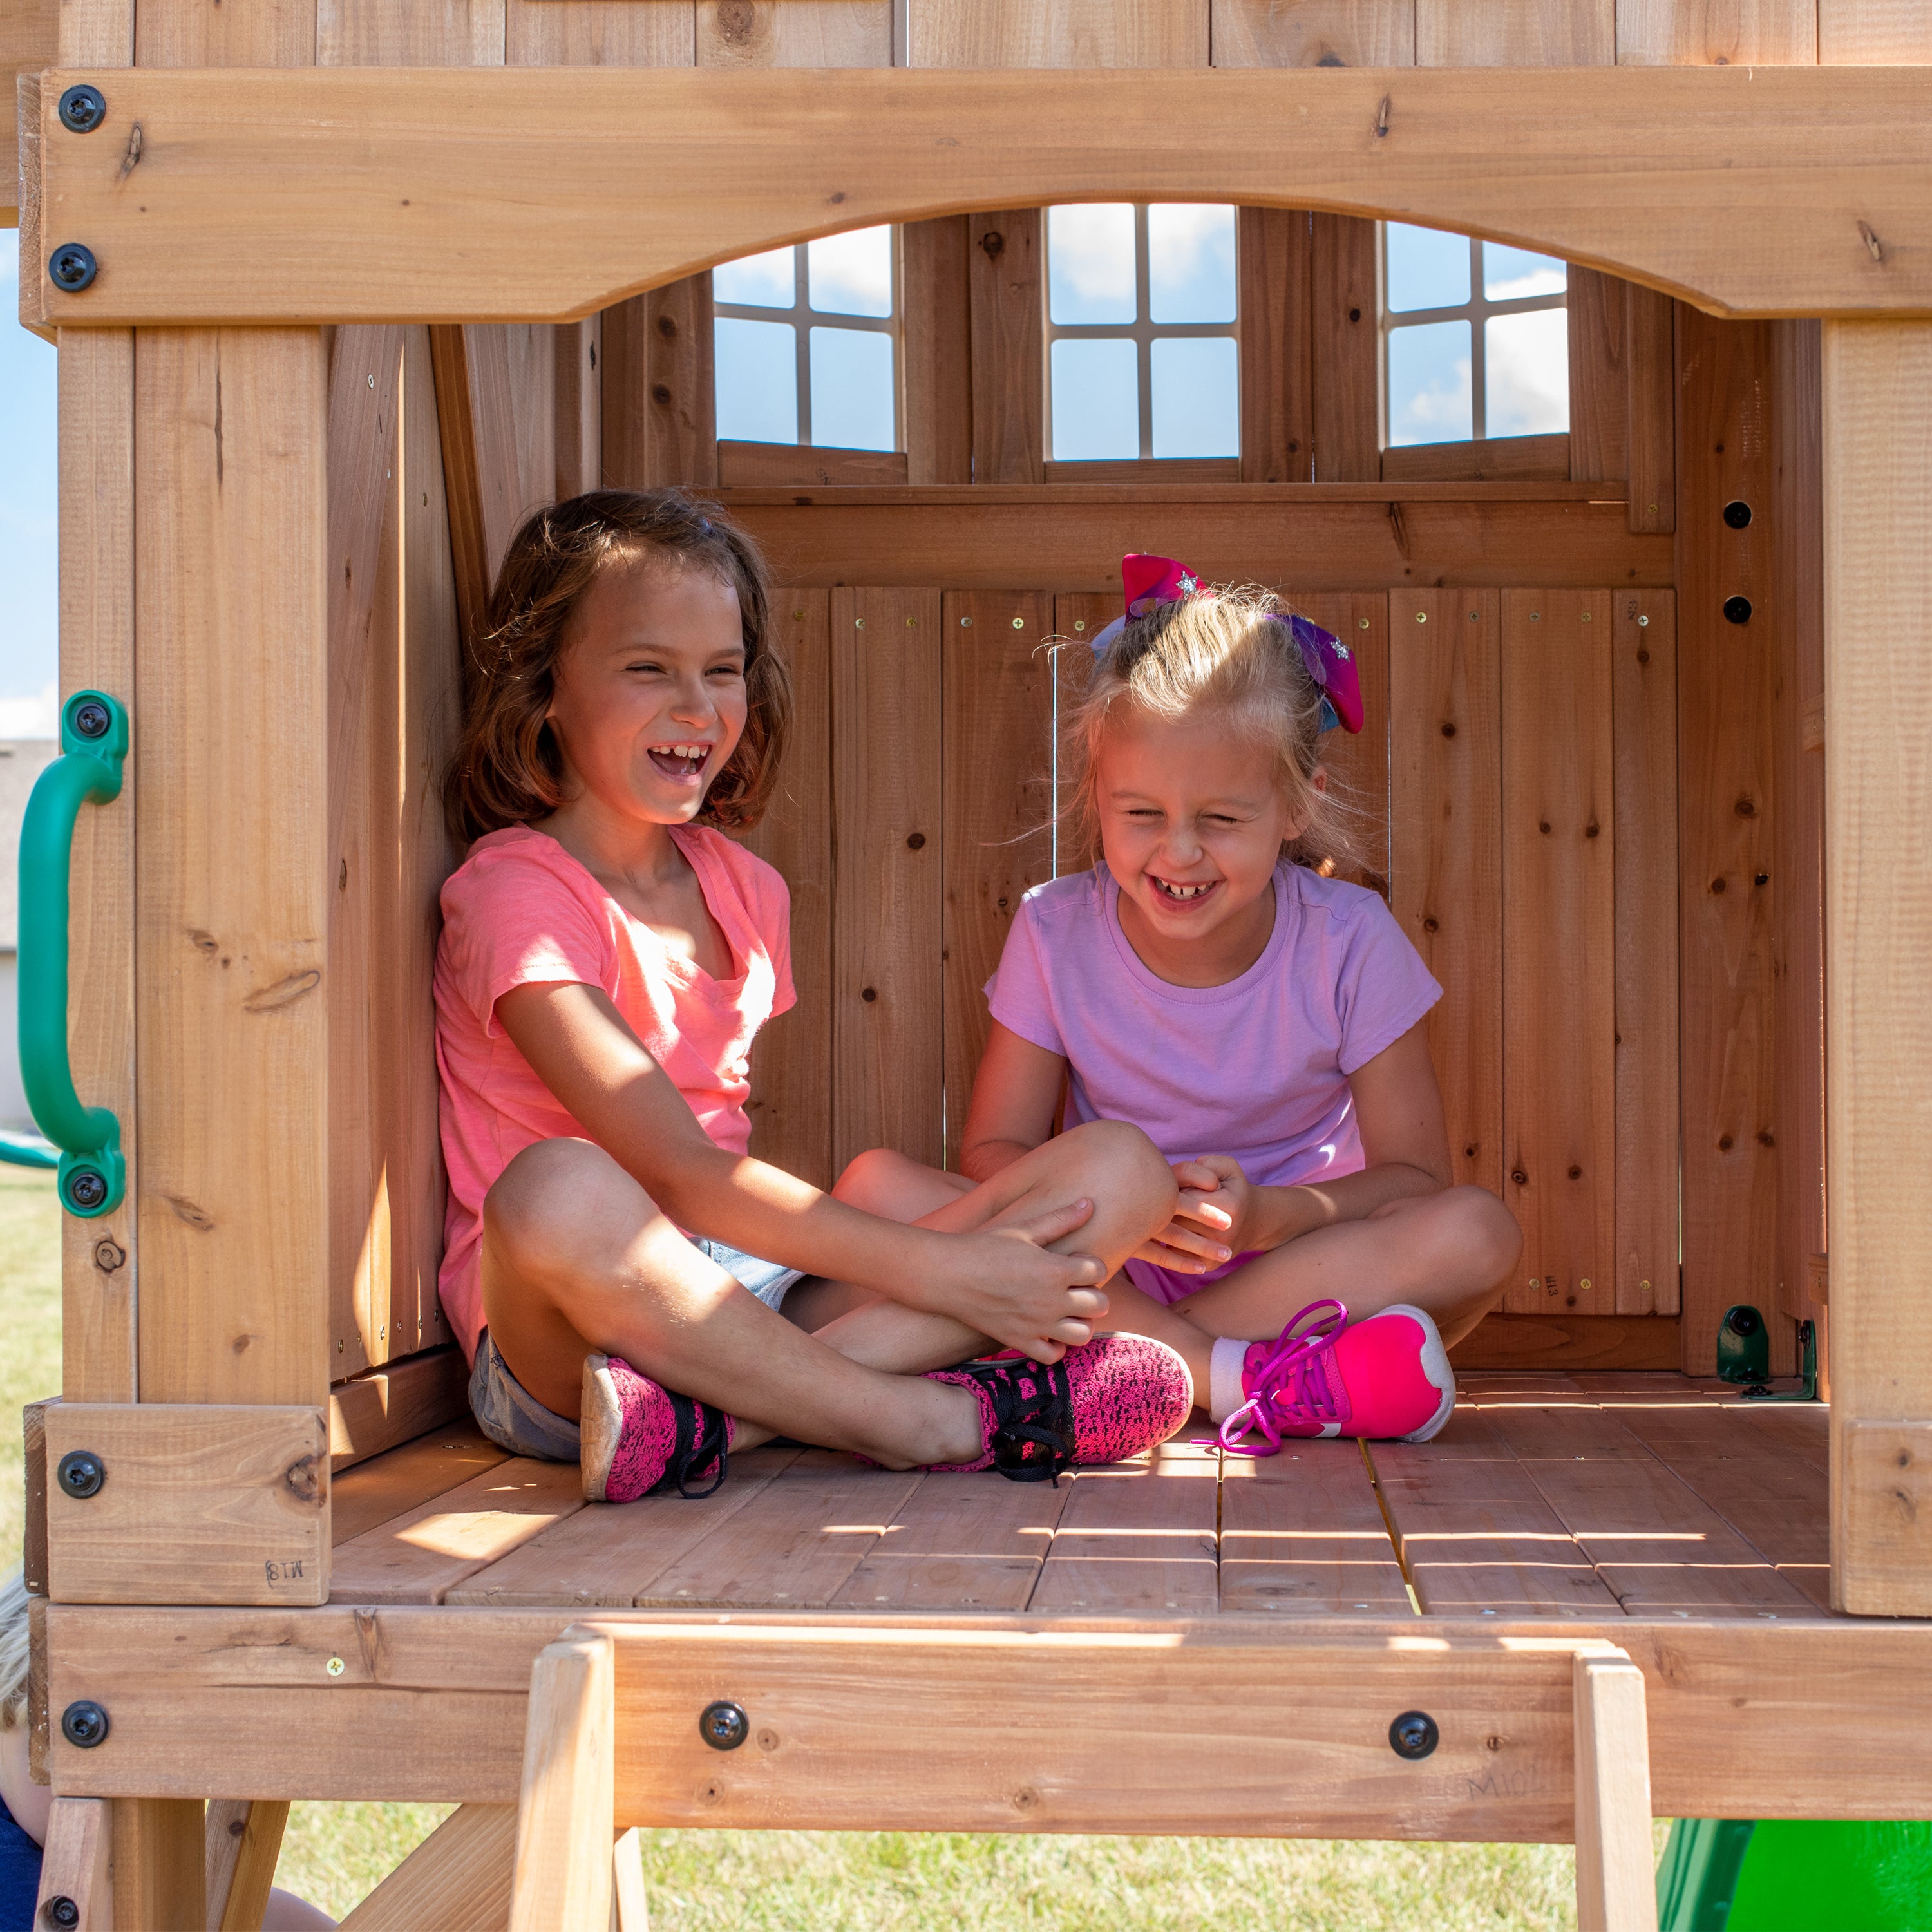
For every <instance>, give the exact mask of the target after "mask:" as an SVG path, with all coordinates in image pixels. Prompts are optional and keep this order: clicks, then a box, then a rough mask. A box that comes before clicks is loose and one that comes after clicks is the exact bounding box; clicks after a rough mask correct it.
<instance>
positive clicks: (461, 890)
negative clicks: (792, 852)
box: [436, 826, 797, 1359]
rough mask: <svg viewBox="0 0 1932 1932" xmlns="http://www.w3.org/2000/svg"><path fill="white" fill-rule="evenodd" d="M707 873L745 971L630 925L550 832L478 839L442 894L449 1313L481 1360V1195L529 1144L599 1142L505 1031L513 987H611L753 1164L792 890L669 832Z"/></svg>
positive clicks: (786, 963)
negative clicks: (755, 1066)
mask: <svg viewBox="0 0 1932 1932" xmlns="http://www.w3.org/2000/svg"><path fill="white" fill-rule="evenodd" d="M671 838H672V839H673V841H675V843H676V846H677V849H678V850H679V851H680V852H682V853H683V854H684V856H685V858H686V859H688V860H689V862H690V863H691V868H692V870H693V871H695V872H696V873H697V882H698V885H699V887H700V889H701V890H702V891H703V894H704V903H705V904H706V905H707V906H708V907H709V908H710V910H711V916H712V918H713V919H715V920H716V921H717V922H718V928H719V929H720V930H721V932H723V934H724V940H725V943H726V944H727V946H729V947H730V950H731V961H732V964H733V966H734V967H735V968H736V977H733V978H731V979H728V980H714V979H712V977H711V975H710V974H708V973H706V971H704V970H703V968H701V967H699V966H697V965H694V964H693V963H692V962H691V961H690V960H688V959H684V958H682V957H681V956H679V954H677V953H673V951H671V950H670V948H669V947H667V946H665V945H664V942H663V941H661V940H660V939H659V938H658V936H657V935H656V934H655V933H654V932H652V930H651V929H650V928H649V926H646V925H644V924H643V922H641V921H640V920H637V919H633V918H632V917H631V916H630V914H629V913H627V912H626V911H625V910H624V908H623V907H622V906H620V905H619V904H618V903H617V901H616V900H615V899H613V898H612V897H611V896H610V894H609V893H608V892H606V891H605V890H604V888H603V887H602V886H600V885H599V884H598V883H597V881H596V880H595V879H594V878H593V877H592V876H591V875H590V874H589V872H588V871H586V870H585V869H584V868H583V866H582V865H580V864H579V863H578V862H577V860H576V859H573V858H572V857H571V856H570V854H569V853H568V852H566V851H565V850H564V849H563V847H562V846H561V845H559V844H558V843H557V842H556V840H555V839H554V838H551V837H550V835H549V834H548V833H547V832H535V831H532V830H531V829H529V827H527V826H511V828H509V829H508V830H507V831H503V832H490V833H489V834H488V835H487V836H486V837H484V838H479V839H478V840H477V841H476V842H475V844H473V845H472V846H471V847H470V848H469V856H468V857H467V858H466V859H464V861H463V863H462V864H461V865H459V866H458V868H457V869H456V870H455V871H454V872H453V873H452V874H451V875H450V877H449V881H448V883H446V885H445V886H443V938H442V941H441V942H440V944H439V945H438V946H437V952H436V1064H437V1072H438V1073H440V1075H441V1076H442V1082H443V1115H442V1126H443V1160H444V1163H445V1165H446V1166H447V1167H448V1169H449V1214H448V1216H447V1218H446V1222H445V1225H444V1238H445V1245H444V1250H443V1272H442V1275H441V1278H440V1289H441V1292H442V1295H443V1312H444V1313H446V1315H447V1316H449V1322H450V1325H451V1327H452V1328H454V1329H455V1331H456V1334H457V1339H458V1340H459V1341H460V1342H461V1343H462V1344H463V1352H464V1354H465V1355H468V1356H469V1357H470V1358H472V1359H474V1358H475V1353H476V1339H477V1337H478V1334H481V1331H482V1328H483V1304H482V1294H481V1286H480V1284H479V1283H478V1276H477V1247H478V1242H479V1241H481V1237H482V1232H483V1223H482V1214H483V1197H484V1195H486V1194H487V1193H489V1191H490V1187H491V1186H492V1185H493V1183H494V1182H495V1181H496V1177H497V1175H499V1174H501V1173H502V1171H503V1169H505V1167H507V1166H508V1165H509V1163H510V1162H511V1160H513V1159H514V1157H516V1156H517V1154H520V1153H521V1152H522V1151H523V1149H524V1148H526V1147H529V1146H531V1145H533V1144H534V1143H535V1142H538V1141H541V1140H551V1139H556V1138H558V1137H559V1136H571V1137H574V1138H576V1139H589V1138H590V1136H588V1135H587V1134H586V1133H584V1130H583V1128H582V1127H580V1126H579V1125H578V1124H577V1121H575V1120H574V1119H573V1118H572V1117H571V1115H569V1114H568V1112H566V1111H565V1109H564V1107H563V1106H562V1103H560V1102H559V1100H557V1098H556V1095H555V1094H553V1093H551V1091H550V1089H549V1088H547V1087H546V1086H545V1085H544V1083H543V1082H542V1081H541V1080H540V1079H538V1077H537V1076H536V1075H535V1073H533V1072H532V1070H531V1068H530V1065H529V1061H526V1060H525V1059H524V1058H523V1055H521V1054H520V1053H519V1052H517V1049H516V1047H515V1046H514V1043H512V1042H511V1039H510V1037H509V1036H508V1034H505V1032H504V1031H503V1030H502V1027H501V1026H500V1025H499V1024H498V1023H497V1019H496V1002H497V1001H499V999H501V998H502V996H503V995H505V993H507V992H509V990H510V989H511V987H513V986H527V985H530V984H532V983H554V982H556V981H559V980H573V981H575V982H577V983H579V984H580V985H583V986H601V988H602V989H604V992H606V993H607V994H609V995H610V1000H611V1003H612V1004H613V1005H614V1006H615V1007H616V1009H617V1010H618V1012H619V1013H621V1014H622V1016H624V1019H625V1021H626V1022H628V1024H629V1025H630V1028H631V1031H632V1032H633V1033H634V1034H636V1035H637V1037H638V1039H639V1040H641V1041H642V1042H643V1045H644V1047H645V1049H646V1051H647V1052H649V1055H650V1056H651V1058H652V1059H653V1060H655V1061H656V1062H657V1063H658V1065H659V1066H660V1067H662V1068H663V1069H664V1071H665V1072H666V1073H668V1074H669V1075H670V1077H671V1079H673V1081H675V1082H676V1084H677V1090H678V1091H679V1093H680V1094H682V1095H683V1096H684V1097H685V1100H686V1101H687V1102H688V1103H689V1104H690V1107H691V1112H692V1113H694V1115H696V1116H697V1124H698V1125H699V1126H700V1127H702V1128H703V1130H704V1131H705V1132H706V1133H707V1134H709V1136H710V1137H711V1138H712V1140H713V1141H714V1142H716V1143H717V1145H718V1146H719V1147H721V1148H724V1149H725V1150H726V1151H727V1152H728V1153H731V1154H742V1153H743V1152H744V1151H745V1148H746V1146H747V1145H748V1142H749V1141H750V1139H751V1123H750V1122H749V1121H748V1120H746V1118H745V1098H746V1097H747V1096H748V1094H750V1092H751V1079H750V1074H751V1060H750V1054H751V1038H752V1036H753V1035H754V1034H755V1033H757V1030H758V1029H759V1028H760V1027H761V1026H762V1025H763V1024H764V1023H765V1022H766V1020H768V1019H770V1018H771V1017H772V1015H774V1014H775V1013H783V1012H784V1011H785V1010H786V1009H787V1007H790V1006H791V1005H792V1004H793V1002H794V1001H795V1000H796V997H797V996H796V994H795V993H794V992H793V989H792V980H791V938H790V904H791V901H790V894H789V893H788V892H787V890H786V889H785V883H784V880H783V879H781V877H779V876H778V874H777V873H776V872H775V871H773V870H772V868H771V867H770V866H769V865H766V863H765V862H764V861H763V859H760V858H758V857H757V856H754V854H752V853H749V852H748V851H746V850H745V848H744V847H742V845H738V844H733V842H732V841H731V840H730V839H729V838H726V837H725V836H724V834H723V833H722V832H715V831H713V830H712V829H710V828H709V826H674V827H673V829H672V831H671Z"/></svg>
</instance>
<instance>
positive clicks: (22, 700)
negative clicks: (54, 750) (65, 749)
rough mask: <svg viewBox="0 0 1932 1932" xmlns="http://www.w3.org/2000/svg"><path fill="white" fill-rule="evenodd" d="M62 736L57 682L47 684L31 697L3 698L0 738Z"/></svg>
mask: <svg viewBox="0 0 1932 1932" xmlns="http://www.w3.org/2000/svg"><path fill="white" fill-rule="evenodd" d="M58 736H60V686H59V685H57V684H49V685H46V686H45V687H44V688H42V689H41V690H40V691H36V692H35V693H34V694H33V695H32V696H31V697H0V739H6V738H57V737H58Z"/></svg>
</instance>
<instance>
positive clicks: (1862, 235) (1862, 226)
mask: <svg viewBox="0 0 1932 1932" xmlns="http://www.w3.org/2000/svg"><path fill="white" fill-rule="evenodd" d="M1858 239H1859V240H1861V242H1864V245H1865V253H1866V254H1867V255H1869V256H1870V257H1871V258H1872V260H1873V261H1874V262H1882V261H1883V260H1885V244H1884V243H1883V242H1881V241H1880V240H1879V239H1878V237H1877V236H1876V235H1875V234H1874V233H1873V232H1872V225H1871V223H1870V222H1869V221H1861V222H1860V223H1858Z"/></svg>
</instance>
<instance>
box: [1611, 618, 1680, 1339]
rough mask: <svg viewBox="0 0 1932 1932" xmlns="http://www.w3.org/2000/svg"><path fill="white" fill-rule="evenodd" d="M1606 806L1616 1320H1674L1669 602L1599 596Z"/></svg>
mask: <svg viewBox="0 0 1932 1932" xmlns="http://www.w3.org/2000/svg"><path fill="white" fill-rule="evenodd" d="M1610 603H1611V606H1612V609H1613V619H1612V625H1611V636H1612V656H1611V664H1610V705H1611V727H1610V728H1611V738H1612V756H1613V760H1614V763H1615V784H1614V790H1615V793H1616V828H1617V829H1616V839H1617V843H1616V855H1615V856H1616V1190H1615V1191H1616V1244H1617V1245H1616V1311H1617V1313H1619V1315H1652V1314H1663V1315H1674V1314H1676V1312H1677V1308H1678V1279H1677V1277H1678V1270H1677V1244H1678V1204H1677V1191H1678V1180H1677V1134H1676V1126H1677V1122H1678V1118H1679V1115H1678V1085H1677V898H1678V892H1677V621H1676V620H1677V604H1676V598H1675V597H1674V596H1673V595H1672V594H1671V593H1670V592H1669V591H1659V592H1653V593H1652V594H1650V595H1646V594H1645V593H1644V592H1642V591H1634V590H1633V591H1616V592H1613V593H1612V595H1611V598H1610Z"/></svg>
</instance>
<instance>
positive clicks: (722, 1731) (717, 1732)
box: [697, 1703, 751, 1751]
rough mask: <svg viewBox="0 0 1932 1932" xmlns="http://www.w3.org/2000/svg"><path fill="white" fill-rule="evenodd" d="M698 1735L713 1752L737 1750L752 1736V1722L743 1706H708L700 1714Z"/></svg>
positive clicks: (717, 1704) (723, 1704) (719, 1704)
mask: <svg viewBox="0 0 1932 1932" xmlns="http://www.w3.org/2000/svg"><path fill="white" fill-rule="evenodd" d="M697 1735H698V1736H700V1738H702V1739H703V1740H704V1742H706V1744H708V1745H709V1746H710V1747H711V1748H712V1750H713V1751H736V1749H737V1748H738V1747H739V1745H741V1744H742V1743H743V1742H745V1739H747V1738H748V1737H749V1736H751V1719H750V1718H748V1717H746V1716H745V1712H744V1708H743V1706H742V1705H738V1704H727V1703H716V1704H707V1705H706V1706H705V1707H704V1709H703V1710H702V1711H701V1712H699V1714H698V1718H697Z"/></svg>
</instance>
